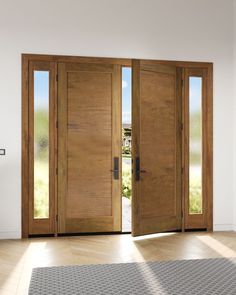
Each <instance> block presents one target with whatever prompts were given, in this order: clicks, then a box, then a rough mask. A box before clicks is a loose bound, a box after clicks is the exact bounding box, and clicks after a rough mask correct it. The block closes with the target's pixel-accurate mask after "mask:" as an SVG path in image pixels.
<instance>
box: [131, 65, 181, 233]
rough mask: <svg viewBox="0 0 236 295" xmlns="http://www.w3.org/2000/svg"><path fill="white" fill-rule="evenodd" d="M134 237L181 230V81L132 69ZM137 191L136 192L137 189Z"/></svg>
mask: <svg viewBox="0 0 236 295" xmlns="http://www.w3.org/2000/svg"><path fill="white" fill-rule="evenodd" d="M133 77H134V78H133V118H134V121H133V126H132V127H133V128H132V135H133V163H134V171H135V169H136V167H135V165H136V158H137V157H140V169H141V171H142V170H143V172H141V173H140V180H139V181H137V180H136V177H135V173H134V174H133V188H134V191H133V195H134V198H133V202H132V203H133V220H134V225H133V235H134V236H136V235H141V234H148V233H155V232H162V231H170V230H178V229H181V131H180V127H181V108H180V107H179V105H180V106H181V95H180V94H181V92H180V88H181V75H180V73H179V72H178V71H177V69H176V67H175V66H166V65H160V64H157V63H153V64H151V63H149V62H148V63H146V61H134V63H133ZM136 186H137V188H136Z"/></svg>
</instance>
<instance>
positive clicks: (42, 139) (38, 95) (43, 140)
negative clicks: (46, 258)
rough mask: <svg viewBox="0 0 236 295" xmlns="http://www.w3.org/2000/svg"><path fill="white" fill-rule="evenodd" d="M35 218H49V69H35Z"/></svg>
mask: <svg viewBox="0 0 236 295" xmlns="http://www.w3.org/2000/svg"><path fill="white" fill-rule="evenodd" d="M34 218H49V72H48V71H34Z"/></svg>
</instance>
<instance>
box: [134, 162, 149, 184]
mask: <svg viewBox="0 0 236 295" xmlns="http://www.w3.org/2000/svg"><path fill="white" fill-rule="evenodd" d="M146 172H147V171H146V170H143V169H140V158H139V157H137V158H136V161H135V179H136V181H139V180H140V173H146Z"/></svg>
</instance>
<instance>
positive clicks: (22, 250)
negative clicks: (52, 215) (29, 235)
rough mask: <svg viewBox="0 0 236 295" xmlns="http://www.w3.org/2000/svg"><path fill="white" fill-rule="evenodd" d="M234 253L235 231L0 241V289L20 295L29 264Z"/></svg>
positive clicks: (24, 289)
mask: <svg viewBox="0 0 236 295" xmlns="http://www.w3.org/2000/svg"><path fill="white" fill-rule="evenodd" d="M216 257H226V258H227V257H236V233H231V232H225V233H224V232H217V233H206V232H205V233H204V232H202V233H200V232H199V233H176V234H171V233H170V234H157V235H151V236H144V237H138V238H134V239H133V238H132V237H131V236H130V235H108V236H104V235H101V236H80V237H60V238H37V239H36V238H34V239H25V240H2V241H0V265H1V269H0V294H1V295H25V294H27V291H28V286H29V282H30V277H31V272H32V269H33V268H34V267H47V266H61V265H83V264H98V263H128V262H141V261H162V260H176V259H206V258H216Z"/></svg>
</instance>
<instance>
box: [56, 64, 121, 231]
mask: <svg viewBox="0 0 236 295" xmlns="http://www.w3.org/2000/svg"><path fill="white" fill-rule="evenodd" d="M120 86H121V84H120V66H117V65H104V66H103V65H95V64H86V65H84V64H64V63H61V64H59V99H61V100H62V101H63V102H62V101H61V107H60V103H59V113H60V112H61V113H63V114H62V116H61V118H62V119H60V117H59V138H60V135H61V148H60V145H59V158H60V155H61V157H62V158H63V159H62V162H61V165H60V161H59V168H61V169H59V186H60V178H61V179H62V184H61V190H60V189H59V194H60V195H59V204H58V205H59V232H106V231H109V232H110V231H120V230H121V228H120V223H121V222H120V212H121V208H120V206H121V204H120V203H121V197H120V193H121V190H120V178H119V179H116V180H115V179H114V177H113V173H112V169H113V158H114V157H119V158H120V146H119V143H120V136H121V132H120V131H121V127H120V117H119V116H117V117H116V118H114V114H116V111H115V110H114V108H115V107H117V106H118V107H119V105H120ZM60 89H61V91H60ZM60 94H61V95H60ZM60 96H61V97H60ZM65 112H66V114H65ZM114 122H115V124H114ZM61 125H62V128H60V126H61ZM63 126H64V127H63ZM65 126H66V127H65ZM64 141H65V142H66V143H65V142H64ZM117 145H118V146H117ZM64 158H66V161H65V160H64ZM59 160H60V159H59ZM60 170H61V172H60ZM65 178H66V180H65Z"/></svg>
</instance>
